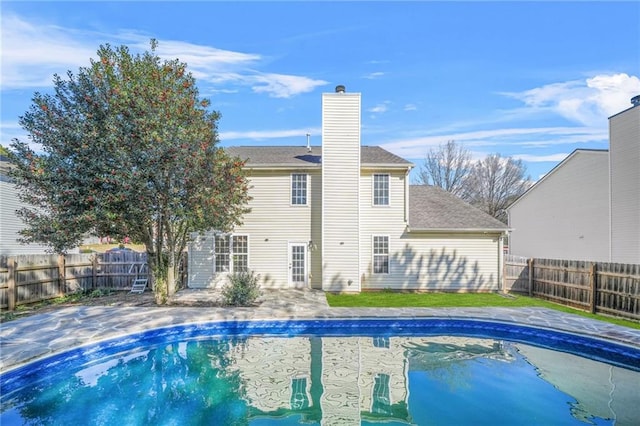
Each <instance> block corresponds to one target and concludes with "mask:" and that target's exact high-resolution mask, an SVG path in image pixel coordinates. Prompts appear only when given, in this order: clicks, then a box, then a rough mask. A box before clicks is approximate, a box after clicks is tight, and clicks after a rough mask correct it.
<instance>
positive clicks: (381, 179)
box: [373, 173, 389, 206]
mask: <svg viewBox="0 0 640 426" xmlns="http://www.w3.org/2000/svg"><path fill="white" fill-rule="evenodd" d="M373 205H374V206H388V205H389V175H388V174H378V173H376V174H374V175H373Z"/></svg>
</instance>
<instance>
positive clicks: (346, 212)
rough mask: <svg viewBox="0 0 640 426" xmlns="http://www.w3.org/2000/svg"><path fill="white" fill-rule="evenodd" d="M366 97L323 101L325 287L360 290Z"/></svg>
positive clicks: (331, 95) (351, 95)
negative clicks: (363, 107)
mask: <svg viewBox="0 0 640 426" xmlns="http://www.w3.org/2000/svg"><path fill="white" fill-rule="evenodd" d="M359 179H360V94H358V93H325V94H323V96H322V194H323V196H322V198H323V209H322V231H323V234H322V237H323V242H322V248H323V251H322V258H323V273H322V279H323V281H322V288H323V289H324V290H326V291H352V292H356V291H359V290H360V286H359V281H360V279H359V275H360V274H359V266H360V265H359V255H360V254H359V253H360V246H359V212H358V210H359V198H360V192H359Z"/></svg>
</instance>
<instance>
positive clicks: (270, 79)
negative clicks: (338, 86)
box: [246, 74, 328, 98]
mask: <svg viewBox="0 0 640 426" xmlns="http://www.w3.org/2000/svg"><path fill="white" fill-rule="evenodd" d="M246 80H247V81H254V82H255V83H256V84H253V85H252V87H251V88H252V89H253V91H254V92H256V93H267V94H269V96H271V97H274V98H290V97H291V96H294V95H298V94H300V93H307V92H311V91H313V90H314V89H315V88H316V87H318V86H324V85H325V84H328V82H326V81H324V80H313V79H311V78H308V77H302V76H297V75H284V74H260V75H255V76H248V77H247V78H246Z"/></svg>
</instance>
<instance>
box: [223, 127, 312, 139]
mask: <svg viewBox="0 0 640 426" xmlns="http://www.w3.org/2000/svg"><path fill="white" fill-rule="evenodd" d="M307 133H309V134H311V135H320V134H321V133H322V130H321V129H318V128H312V129H284V130H251V131H246V132H234V131H231V132H220V140H221V141H222V142H224V141H227V140H234V139H255V140H262V139H283V138H291V137H298V136H302V137H304V138H305V142H306V135H307Z"/></svg>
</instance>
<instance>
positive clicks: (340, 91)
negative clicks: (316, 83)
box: [336, 84, 346, 93]
mask: <svg viewBox="0 0 640 426" xmlns="http://www.w3.org/2000/svg"><path fill="white" fill-rule="evenodd" d="M345 90H346V88H345V87H344V86H343V85H342V84H340V85H338V86H336V93H344V92H345Z"/></svg>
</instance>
